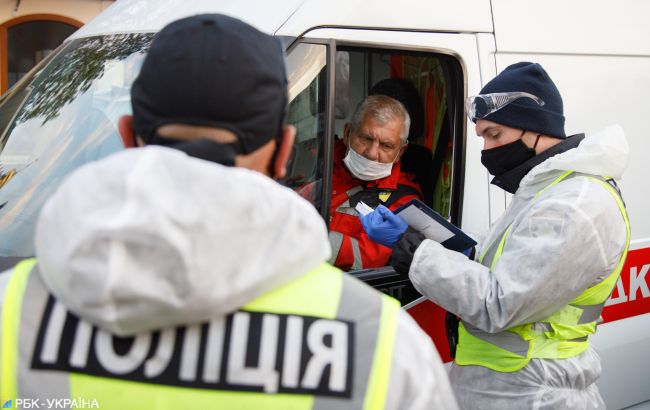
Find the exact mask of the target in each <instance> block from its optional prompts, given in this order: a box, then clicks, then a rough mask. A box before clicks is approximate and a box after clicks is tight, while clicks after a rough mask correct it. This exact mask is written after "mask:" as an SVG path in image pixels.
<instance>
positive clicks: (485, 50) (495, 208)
mask: <svg viewBox="0 0 650 410" xmlns="http://www.w3.org/2000/svg"><path fill="white" fill-rule="evenodd" d="M476 42H477V44H478V52H479V62H480V65H481V87H482V86H484V85H485V84H486V83H487V82H488V81H490V80H491V79H492V78H494V77H495V76H496V75H497V65H496V61H495V53H496V42H495V41H494V36H493V35H492V34H487V33H480V34H477V35H476ZM472 137H476V138H478V140H479V142H480V143H481V144H482V143H483V139H482V138H480V137H478V136H477V135H476V131H475V128H474V124H472V127H471V128H468V129H467V138H472ZM481 149H483V147H482V146H481ZM480 160H481V157H480V156H477V159H476V161H480ZM483 173H484V174H485V178H487V183H488V190H489V191H490V224H492V223H494V222H495V221H496V220H497V219H498V218H499V217H500V216H501V214H503V212H504V211H505V209H506V191H504V190H503V189H501V188H499V187H498V186H496V185H492V184H490V181H491V180H492V176H491V175H490V174H489V173H488V172H487V169H485V168H483ZM486 231H487V229H486Z"/></svg>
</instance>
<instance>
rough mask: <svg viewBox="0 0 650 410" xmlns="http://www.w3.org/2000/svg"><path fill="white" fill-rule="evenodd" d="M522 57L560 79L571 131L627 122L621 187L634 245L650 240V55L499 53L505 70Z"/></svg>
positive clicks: (643, 244)
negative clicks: (627, 151)
mask: <svg viewBox="0 0 650 410" xmlns="http://www.w3.org/2000/svg"><path fill="white" fill-rule="evenodd" d="M649 4H650V3H649ZM497 41H498V40H497ZM522 60H526V61H531V60H532V61H535V62H539V63H540V64H542V66H544V68H545V69H546V70H547V71H548V73H549V75H550V76H551V78H552V79H553V81H554V82H555V83H556V85H557V87H558V88H559V90H560V93H561V94H562V97H563V100H564V113H565V117H566V120H567V121H566V132H567V134H574V133H579V132H586V133H587V135H588V134H589V133H593V132H595V131H598V130H600V129H602V128H604V127H606V126H608V125H611V124H614V123H618V124H620V125H621V126H622V127H623V130H624V132H625V135H626V137H627V140H628V144H629V145H630V161H629V164H628V168H627V170H626V171H625V173H624V174H623V179H622V180H621V182H620V187H621V191H622V193H623V199H624V200H625V203H626V205H627V210H628V214H629V217H630V224H631V226H632V239H633V240H634V243H633V247H632V249H638V248H640V247H647V246H648V245H650V244H649V243H648V242H650V218H648V209H650V195H648V192H647V190H646V189H643V187H647V186H648V169H649V168H648V152H650V136H649V135H648V119H647V116H646V115H643V114H642V113H643V112H644V111H645V110H647V108H648V95H650V57H626V56H584V55H583V56H580V55H575V56H567V55H549V54H544V55H533V54H501V53H497V66H498V69H499V71H501V70H503V69H504V68H505V67H507V66H508V65H509V64H512V63H516V62H518V61H522Z"/></svg>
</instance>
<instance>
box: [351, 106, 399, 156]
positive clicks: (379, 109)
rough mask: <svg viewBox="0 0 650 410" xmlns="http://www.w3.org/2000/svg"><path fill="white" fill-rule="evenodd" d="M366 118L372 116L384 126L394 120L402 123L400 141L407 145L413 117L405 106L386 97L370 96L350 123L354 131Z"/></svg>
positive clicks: (359, 107) (355, 112) (358, 107)
mask: <svg viewBox="0 0 650 410" xmlns="http://www.w3.org/2000/svg"><path fill="white" fill-rule="evenodd" d="M366 116H370V117H371V118H374V119H375V120H377V121H379V122H380V123H382V124H385V123H387V122H389V121H392V120H401V121H402V134H401V135H400V139H401V141H402V144H406V141H407V138H408V135H409V127H410V126H411V117H409V113H408V111H406V108H405V107H404V104H402V103H401V102H399V101H397V100H396V99H394V98H390V97H387V96H385V95H379V94H376V95H369V96H368V97H366V98H365V99H364V100H363V101H361V103H360V104H359V105H358V106H357V109H356V110H355V111H354V115H353V116H352V122H351V123H350V125H351V127H352V131H355V130H357V129H358V128H359V127H360V126H361V122H362V121H363V119H364V118H365V117H366Z"/></svg>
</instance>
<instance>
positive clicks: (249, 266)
mask: <svg viewBox="0 0 650 410" xmlns="http://www.w3.org/2000/svg"><path fill="white" fill-rule="evenodd" d="M36 250H37V260H38V263H39V266H40V271H41V275H42V279H43V281H44V282H45V284H46V287H47V288H48V289H49V290H50V292H52V293H53V294H54V295H55V296H56V297H57V298H58V299H59V300H61V301H62V302H63V303H64V304H65V306H66V307H67V308H68V309H69V310H71V311H72V312H74V313H76V314H77V315H79V316H81V317H83V318H84V319H86V320H88V321H90V322H92V323H94V324H97V325H98V326H100V327H102V328H104V329H107V330H109V331H110V332H112V333H116V334H119V335H131V334H135V333H138V332H145V331H150V330H155V329H160V328H164V327H169V326H177V325H184V324H188V323H196V322H205V321H208V320H210V319H213V318H216V317H219V316H225V315H227V314H229V313H231V312H232V311H234V310H237V309H238V308H240V307H241V306H243V305H245V304H246V303H248V302H249V301H251V300H253V299H255V298H257V297H258V296H260V295H262V294H264V293H266V292H268V291H270V290H273V289H274V288H276V287H278V286H280V285H282V284H285V283H287V282H289V281H292V280H295V279H296V278H298V277H300V276H302V275H305V274H307V273H309V272H310V271H311V270H312V269H313V268H315V267H317V266H318V265H320V264H321V263H323V262H324V261H326V260H327V259H328V258H329V256H330V245H329V241H328V236H327V230H326V227H325V224H324V223H323V220H322V218H321V217H320V215H319V214H318V213H317V211H316V210H315V209H314V208H313V206H312V205H311V204H310V203H309V202H307V201H305V200H304V199H302V198H300V197H299V196H298V195H297V194H296V193H294V192H293V191H291V190H290V189H288V188H284V187H282V186H280V185H279V184H277V183H276V182H274V181H273V180H271V179H270V178H267V177H265V176H263V175H262V174H259V173H257V172H253V171H249V170H246V169H242V168H227V167H223V166H220V165H217V164H214V163H211V162H207V161H203V160H199V159H195V158H191V157H188V156H187V155H185V154H184V153H181V152H179V151H176V150H173V149H168V148H163V147H147V148H141V149H129V150H125V151H123V152H120V153H117V154H114V155H112V156H110V157H108V158H106V159H103V160H101V161H98V162H95V163H92V164H89V165H86V166H84V167H83V168H81V169H79V170H77V171H75V173H73V174H72V175H71V176H70V177H69V178H68V179H67V180H66V181H64V183H63V184H62V185H61V187H60V188H59V189H58V191H57V193H56V194H55V195H54V196H53V197H52V198H51V199H50V200H49V201H48V203H47V204H46V206H45V207H44V209H43V212H42V213H41V216H40V218H39V221H38V225H37V234H36ZM8 276H9V275H8V274H4V275H0V292H1V291H2V289H3V287H4V286H6V281H7V277H8ZM2 294H3V293H0V295H2ZM397 335H398V337H397V338H396V342H395V347H394V355H393V360H392V369H391V370H392V373H391V379H390V386H389V393H388V398H387V401H386V408H390V409H398V408H399V409H432V408H445V409H449V408H452V409H453V408H456V403H455V400H454V397H453V394H452V391H451V388H450V386H449V382H448V377H447V374H446V372H445V369H444V367H443V365H442V363H441V361H440V358H439V356H438V354H437V352H436V351H435V349H434V348H433V345H432V343H431V340H430V339H429V338H428V337H427V336H426V334H425V333H424V332H423V331H422V330H421V329H420V328H419V327H418V326H417V324H416V323H415V322H414V321H413V319H411V317H410V316H409V315H408V314H406V313H405V312H404V311H400V314H399V317H398V327H397Z"/></svg>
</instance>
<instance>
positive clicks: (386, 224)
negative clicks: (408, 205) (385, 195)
mask: <svg viewBox="0 0 650 410" xmlns="http://www.w3.org/2000/svg"><path fill="white" fill-rule="evenodd" d="M360 218H361V224H362V225H363V229H364V230H365V231H366V233H367V234H368V237H369V238H370V239H372V240H373V241H375V242H377V243H380V244H382V245H384V246H388V247H389V248H393V247H394V246H395V244H396V243H397V241H399V239H400V238H401V237H402V235H403V234H404V232H406V228H408V225H407V223H406V222H404V220H403V219H402V218H400V217H399V216H397V215H395V214H394V213H392V212H391V211H390V210H389V209H388V208H386V207H385V206H383V205H379V206H378V207H377V208H376V209H375V210H374V211H373V212H370V213H369V214H367V215H365V216H360Z"/></svg>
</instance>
